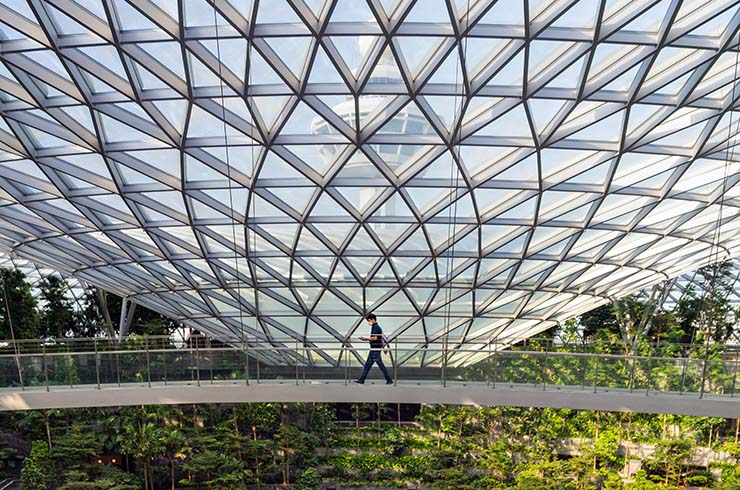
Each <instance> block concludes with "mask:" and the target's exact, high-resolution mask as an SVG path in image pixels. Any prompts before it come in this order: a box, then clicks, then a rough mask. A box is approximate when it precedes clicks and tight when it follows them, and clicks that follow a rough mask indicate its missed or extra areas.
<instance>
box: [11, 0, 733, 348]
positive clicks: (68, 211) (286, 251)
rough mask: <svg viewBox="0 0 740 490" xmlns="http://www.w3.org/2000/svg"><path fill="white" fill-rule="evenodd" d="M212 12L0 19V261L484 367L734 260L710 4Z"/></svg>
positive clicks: (97, 7)
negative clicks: (463, 351)
mask: <svg viewBox="0 0 740 490" xmlns="http://www.w3.org/2000/svg"><path fill="white" fill-rule="evenodd" d="M215 5H216V10H215V11H214V9H213V8H212V7H211V4H210V2H207V1H205V0H188V1H180V2H175V1H174V0H172V1H165V0H156V1H151V2H149V1H142V0H33V1H30V2H28V3H27V2H26V1H24V0H0V32H1V33H2V41H0V45H1V47H2V57H1V61H2V64H1V65H0V99H1V100H2V112H1V113H0V114H1V115H2V119H1V120H0V160H1V161H0V206H1V207H0V224H1V225H2V226H1V227H0V228H1V229H0V245H1V246H2V248H4V249H6V250H11V249H12V250H13V251H14V252H15V253H16V254H17V255H18V256H21V257H25V258H27V259H30V260H34V261H36V262H38V263H40V264H45V265H48V266H50V267H53V268H55V269H57V270H60V271H63V272H70V273H74V274H75V275H76V276H77V277H78V278H80V279H83V280H85V281H87V282H89V283H91V284H95V285H98V286H101V287H103V288H105V289H107V290H110V291H113V292H116V293H118V294H122V295H124V296H130V297H131V298H132V299H134V300H135V301H137V302H139V303H141V304H143V305H145V306H147V307H150V308H152V309H155V310H158V311H161V312H162V313H165V314H168V315H171V316H173V317H175V318H180V319H183V320H186V321H188V322H191V323H192V324H194V325H197V326H198V328H200V329H202V330H204V331H206V332H209V333H211V334H213V335H215V336H219V337H221V338H227V337H232V338H233V337H236V338H240V337H242V336H247V337H249V338H250V339H254V338H259V339H261V340H260V341H268V340H270V339H272V338H275V337H281V338H285V337H291V338H295V339H298V340H300V341H303V340H304V339H307V341H308V342H315V343H316V345H318V346H321V345H322V344H321V342H319V339H326V338H336V339H344V338H346V337H348V336H354V335H355V333H354V330H355V329H356V328H358V327H359V328H360V331H361V332H363V333H364V331H365V326H364V324H363V323H362V322H361V320H360V316H361V314H362V313H363V312H365V311H370V310H372V311H375V312H376V313H378V315H380V316H381V318H382V322H381V323H382V325H383V326H384V328H385V331H386V333H388V334H391V335H392V336H396V335H400V336H401V337H402V338H404V337H405V338H418V339H420V341H421V342H433V341H436V340H439V339H440V338H441V336H443V334H445V333H446V332H448V333H449V334H450V336H451V337H452V338H454V339H455V341H454V343H455V345H457V344H458V343H466V342H467V343H473V341H481V342H483V343H482V344H476V345H480V346H481V348H482V349H485V348H486V347H485V343H487V342H489V341H492V340H496V341H497V342H503V343H508V342H511V341H515V340H517V339H520V338H523V337H526V336H530V335H533V334H535V333H537V332H539V331H541V330H543V329H546V328H548V327H550V326H552V325H553V324H554V323H555V322H557V321H559V320H564V319H566V318H568V317H571V316H573V315H575V314H578V313H580V312H583V311H585V310H588V309H590V308H592V307H594V306H596V305H598V304H600V303H602V302H604V301H605V300H606V298H607V297H610V296H620V295H624V294H627V293H630V292H634V291H639V290H641V289H642V288H644V287H646V286H648V285H650V284H652V283H655V282H657V281H660V280H663V279H665V278H666V277H671V276H676V275H678V274H680V273H682V272H685V271H687V270H692V269H696V268H698V267H699V266H702V265H705V264H707V263H708V262H709V261H710V260H711V259H717V258H723V257H726V256H728V255H729V256H735V255H737V252H738V250H739V249H738V245H740V243H739V242H738V233H737V228H738V224H740V221H739V220H738V219H736V217H737V205H738V199H737V195H738V190H737V186H736V183H737V180H738V176H740V173H738V170H739V169H738V164H737V163H736V162H735V160H736V158H735V151H734V145H735V135H736V133H737V131H738V115H737V114H735V115H733V114H732V111H730V108H731V107H733V108H734V107H735V105H736V102H737V97H738V95H740V91H735V90H734V89H733V85H734V84H733V82H734V80H735V78H736V75H737V66H736V61H737V32H738V25H739V23H740V16H739V15H738V6H737V3H736V2H734V1H730V0H715V1H712V2H704V1H698V0H697V1H693V0H691V1H688V0H687V1H683V2H681V1H676V2H671V1H668V0H665V1H655V0H649V1H648V0H639V1H636V0H623V1H620V0H609V1H601V2H600V1H596V0H580V1H573V0H562V1H544V0H540V1H537V0H534V1H527V2H524V1H522V0H498V1H494V0H477V1H476V0H425V1H422V0H419V1H413V0H367V1H365V0H340V1H336V0H325V1H323V0H270V1H269V2H268V1H262V2H259V3H258V8H255V6H254V4H253V3H252V1H251V0H217V1H216V2H215ZM525 9H526V10H525ZM736 92H737V93H736ZM728 147H729V150H728ZM727 158H729V160H731V161H732V163H730V164H729V165H727V166H726V165H725V160H726V159H727ZM725 177H726V178H725ZM721 199H722V205H721V207H722V216H721V222H722V226H721V229H720V230H719V233H718V232H717V224H718V218H719V216H718V215H719V212H720V200H721ZM716 240H719V242H720V244H721V247H719V249H717V248H715V249H712V247H711V244H712V243H713V242H716ZM710 255H711V257H710ZM460 361H461V362H462V361H464V360H462V359H461V360H460Z"/></svg>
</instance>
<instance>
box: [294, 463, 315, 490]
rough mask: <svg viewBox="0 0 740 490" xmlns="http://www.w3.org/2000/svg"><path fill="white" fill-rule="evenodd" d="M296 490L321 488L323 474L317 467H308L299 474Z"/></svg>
mask: <svg viewBox="0 0 740 490" xmlns="http://www.w3.org/2000/svg"><path fill="white" fill-rule="evenodd" d="M293 488H294V490H320V489H321V476H320V475H319V472H318V471H317V470H316V468H306V469H305V470H303V471H301V472H300V473H299V474H298V478H296V481H295V486H294V487H293Z"/></svg>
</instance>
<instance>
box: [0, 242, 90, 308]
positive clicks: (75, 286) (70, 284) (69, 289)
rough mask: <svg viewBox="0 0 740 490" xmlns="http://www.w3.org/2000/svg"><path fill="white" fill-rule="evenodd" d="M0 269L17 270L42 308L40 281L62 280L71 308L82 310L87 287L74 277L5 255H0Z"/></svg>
mask: <svg viewBox="0 0 740 490" xmlns="http://www.w3.org/2000/svg"><path fill="white" fill-rule="evenodd" d="M0 267H5V268H8V269H17V270H19V271H21V272H22V273H23V275H24V276H25V277H26V280H27V281H28V283H29V284H30V285H31V294H32V295H33V297H34V299H36V300H37V301H39V302H41V303H42V304H41V306H42V307H43V306H44V305H43V303H44V299H43V298H42V297H41V290H40V285H41V281H43V280H44V279H46V278H49V277H51V276H56V277H58V278H59V279H61V280H62V282H63V284H64V289H65V295H66V297H67V299H68V300H69V301H70V304H71V306H72V308H74V309H75V310H82V309H83V308H84V303H83V302H84V299H85V294H86V289H87V285H86V284H85V283H84V282H82V281H79V280H78V279H76V278H75V277H71V276H68V275H66V274H60V273H59V272H58V271H55V270H53V269H50V268H48V267H43V266H40V265H39V264H37V263H34V262H31V261H30V260H26V259H21V258H17V257H16V258H14V257H10V256H8V255H6V254H0Z"/></svg>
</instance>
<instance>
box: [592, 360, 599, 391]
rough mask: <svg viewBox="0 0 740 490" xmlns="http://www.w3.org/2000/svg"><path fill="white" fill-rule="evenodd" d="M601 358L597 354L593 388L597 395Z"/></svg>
mask: <svg viewBox="0 0 740 490" xmlns="http://www.w3.org/2000/svg"><path fill="white" fill-rule="evenodd" d="M600 357H601V356H600V355H599V354H596V365H595V366H594V386H593V390H594V393H596V380H597V379H598V377H599V360H600Z"/></svg>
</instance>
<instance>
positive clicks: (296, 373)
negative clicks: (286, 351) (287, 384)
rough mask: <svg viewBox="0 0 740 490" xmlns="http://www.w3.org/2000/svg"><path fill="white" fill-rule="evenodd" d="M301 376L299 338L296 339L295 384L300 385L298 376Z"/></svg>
mask: <svg viewBox="0 0 740 490" xmlns="http://www.w3.org/2000/svg"><path fill="white" fill-rule="evenodd" d="M299 377H300V374H299V373H298V339H296V341H295V385H296V386H298V378H299Z"/></svg>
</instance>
